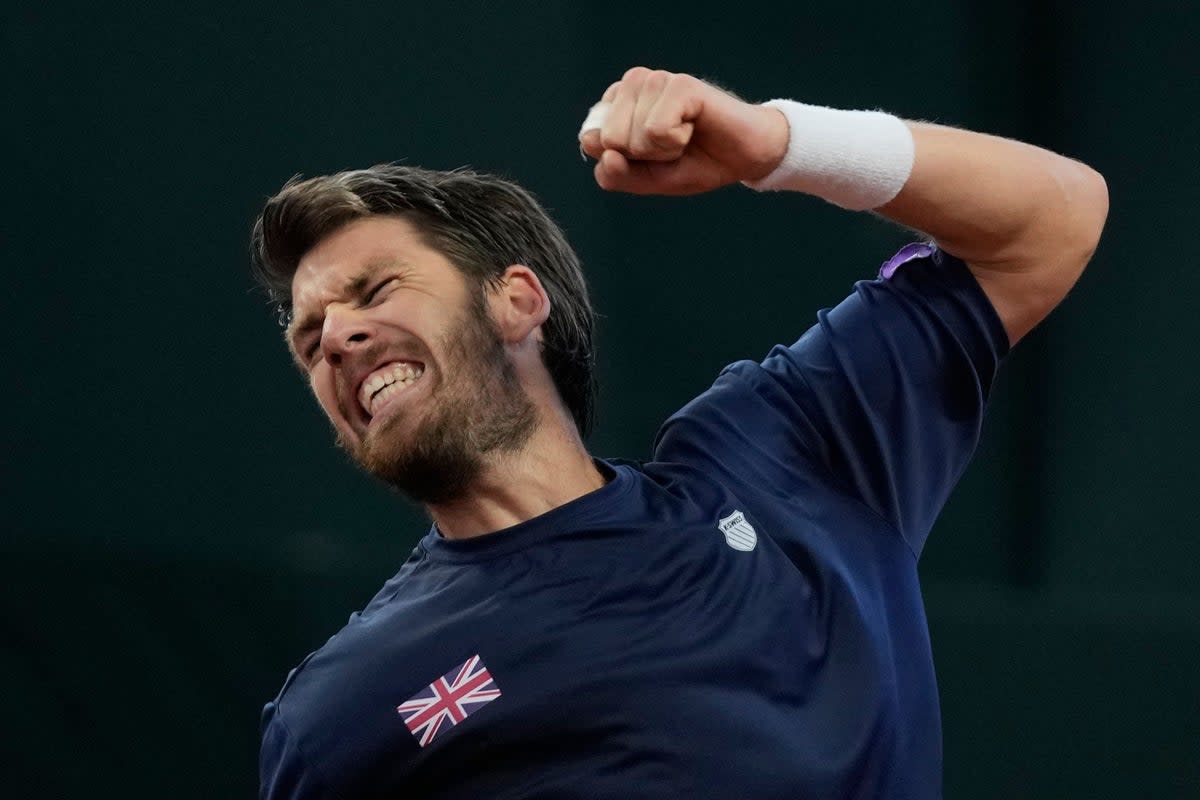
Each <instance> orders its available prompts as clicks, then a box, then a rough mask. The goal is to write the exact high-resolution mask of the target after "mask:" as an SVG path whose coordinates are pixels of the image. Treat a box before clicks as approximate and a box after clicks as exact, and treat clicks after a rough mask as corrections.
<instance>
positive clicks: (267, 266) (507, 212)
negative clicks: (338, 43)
mask: <svg viewBox="0 0 1200 800" xmlns="http://www.w3.org/2000/svg"><path fill="white" fill-rule="evenodd" d="M377 215H397V216H402V217H404V218H405V219H406V220H408V221H409V222H411V223H412V224H413V226H414V227H416V229H417V230H418V231H419V232H420V234H421V236H422V237H423V238H424V239H425V243H426V244H427V245H428V246H429V247H431V248H433V249H435V250H438V251H439V252H441V253H442V254H443V255H445V256H446V258H447V259H449V261H450V262H451V263H452V264H454V266H456V267H457V268H458V269H459V270H461V271H462V273H463V274H464V275H465V276H466V277H467V279H468V281H473V282H475V283H476V284H477V285H478V286H479V287H480V288H481V290H482V289H484V288H485V287H491V286H494V285H496V283H497V282H498V281H499V279H500V277H501V276H502V275H503V274H504V270H505V269H506V268H507V267H508V266H509V265H511V264H524V265H525V266H527V267H529V268H530V269H532V270H533V271H534V272H535V273H536V274H537V276H538V278H539V279H540V280H541V282H542V285H543V286H544V287H545V289H546V293H547V294H548V295H549V297H550V317H549V319H547V320H546V323H545V325H544V326H543V327H542V333H543V336H542V362H543V363H544V364H545V365H546V369H547V371H548V372H549V373H550V376H551V377H552V378H553V379H554V385H555V386H556V387H557V389H558V393H559V395H560V396H561V398H562V401H563V404H564V405H565V406H566V407H567V410H568V411H570V413H571V416H572V417H574V419H575V424H576V426H577V427H578V428H579V432H580V434H581V435H587V433H588V431H589V430H590V429H591V424H592V416H593V413H594V406H595V398H596V379H595V353H594V349H593V331H594V328H595V314H594V312H593V311H592V306H591V301H590V300H589V299H588V290H587V284H586V282H585V281H584V277H583V269H582V268H581V266H580V264H579V258H578V256H576V255H575V252H574V251H573V250H572V249H571V246H570V245H569V244H567V240H566V237H564V236H563V233H562V231H561V230H560V229H559V227H558V226H557V225H556V224H555V223H554V221H553V220H552V219H550V217H549V216H548V215H547V214H546V212H545V210H543V209H542V207H541V206H540V205H538V202H537V201H536V200H535V199H534V198H533V196H532V195H530V194H529V193H528V192H527V191H525V190H524V189H522V188H521V187H520V186H517V185H516V184H514V183H512V182H510V181H506V180H504V179H502V178H498V177H496V176H494V175H487V174H482V173H476V172H472V171H470V170H465V169H459V170H454V171H451V172H438V171H434V170H427V169H421V168H419V167H407V166H401V165H398V164H379V165H376V166H374V167H371V168H369V169H359V170H349V171H346V172H339V173H337V174H335V175H321V176H318V177H315V178H308V179H302V178H301V176H299V175H297V176H296V177H294V178H292V179H291V180H289V181H288V182H287V183H286V184H284V186H283V188H282V189H280V190H279V192H278V193H277V194H276V195H275V196H274V197H272V198H270V199H269V200H268V201H267V204H266V206H264V208H263V210H262V213H261V214H260V215H259V217H258V219H257V220H256V221H255V223H254V230H253V233H252V234H251V240H250V259H251V271H252V273H253V275H254V277H255V279H256V280H257V281H258V283H259V284H260V285H261V286H262V287H263V288H264V289H266V291H267V294H268V295H269V296H270V298H271V300H272V302H274V303H276V304H277V305H278V309H279V312H280V314H281V318H287V317H290V315H291V310H292V309H291V303H292V299H291V298H292V277H293V276H294V275H295V272H296V268H297V266H298V265H299V263H300V259H301V258H303V257H304V254H305V253H307V252H308V251H309V250H311V249H312V248H313V247H315V246H316V245H317V244H318V243H319V242H320V241H321V240H322V239H323V238H325V237H326V236H328V235H330V234H331V233H333V232H334V231H335V230H337V229H338V228H341V227H342V226H343V225H345V224H347V223H349V222H352V221H354V220H357V219H362V218H364V217H370V216H377Z"/></svg>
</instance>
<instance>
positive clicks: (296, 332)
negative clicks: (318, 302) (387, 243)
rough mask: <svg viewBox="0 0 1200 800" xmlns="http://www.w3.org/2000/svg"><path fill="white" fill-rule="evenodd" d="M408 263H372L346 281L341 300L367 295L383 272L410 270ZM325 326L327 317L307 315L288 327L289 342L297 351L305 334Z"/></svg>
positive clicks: (389, 260) (392, 259) (395, 259)
mask: <svg viewBox="0 0 1200 800" xmlns="http://www.w3.org/2000/svg"><path fill="white" fill-rule="evenodd" d="M409 268H410V267H409V264H408V262H406V261H404V260H403V259H400V258H389V259H386V260H382V261H371V262H369V263H368V264H366V265H365V266H364V267H363V268H362V269H360V270H359V271H358V272H356V273H355V274H354V275H352V276H351V277H350V279H349V280H347V281H346V283H345V285H344V286H343V287H342V291H341V292H340V293H339V294H338V295H337V297H339V298H345V297H362V296H363V295H364V294H366V293H367V288H368V287H369V286H370V284H371V281H372V280H374V278H375V277H376V276H377V275H379V273H381V272H386V271H388V270H391V269H409ZM324 324H325V315H324V314H323V313H321V312H314V313H311V314H306V315H305V316H304V317H303V318H301V319H300V320H298V321H295V322H293V323H292V324H291V325H289V326H288V330H287V340H288V343H289V344H291V345H292V349H293V350H295V349H296V342H297V340H299V339H300V338H301V337H302V336H304V335H305V334H307V333H309V332H311V331H313V330H316V329H317V328H320V327H321V326H322V325H324Z"/></svg>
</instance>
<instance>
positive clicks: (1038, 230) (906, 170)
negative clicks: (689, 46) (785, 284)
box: [749, 101, 1108, 343]
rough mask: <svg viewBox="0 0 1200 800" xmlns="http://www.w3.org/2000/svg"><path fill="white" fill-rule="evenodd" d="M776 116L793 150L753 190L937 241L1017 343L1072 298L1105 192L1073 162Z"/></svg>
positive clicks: (858, 117) (790, 114) (939, 132)
mask: <svg viewBox="0 0 1200 800" xmlns="http://www.w3.org/2000/svg"><path fill="white" fill-rule="evenodd" d="M768 106H774V107H775V108H776V110H778V111H779V112H780V115H781V116H782V117H783V118H784V120H785V121H786V122H787V124H788V126H789V130H790V132H789V135H788V144H787V146H786V150H785V152H784V153H783V154H780V155H779V156H778V162H777V167H776V168H775V169H774V170H773V171H772V173H770V174H769V175H768V176H767V177H766V178H764V179H761V180H756V181H750V182H749V185H751V186H754V187H755V188H769V189H792V190H799V191H804V192H808V193H811V194H816V195H818V196H820V197H823V198H825V199H826V200H829V201H830V202H833V203H836V204H838V205H842V206H844V207H846V208H851V209H868V208H869V209H873V210H874V211H875V212H876V213H878V214H880V215H882V216H884V217H886V218H888V219H891V220H894V221H896V222H899V223H901V224H902V225H906V226H908V227H910V228H914V229H916V230H918V231H921V232H922V233H924V234H926V235H928V236H930V237H931V238H932V239H934V240H935V241H936V242H937V243H938V245H939V246H940V247H941V248H942V249H944V250H946V251H947V252H949V253H951V254H953V255H955V256H958V257H959V258H961V259H962V260H963V261H965V262H966V263H967V264H968V266H969V267H970V268H971V271H972V272H973V273H974V274H975V277H976V279H977V280H978V281H979V284H980V285H981V286H982V287H983V289H984V291H985V292H986V293H987V295H988V297H989V299H990V300H991V301H992V305H993V306H994V307H995V309H996V311H997V312H998V313H999V315H1000V317H1001V320H1002V321H1003V322H1004V325H1005V329H1006V330H1007V331H1008V333H1009V338H1010V341H1012V342H1014V343H1015V342H1016V341H1017V340H1019V339H1020V338H1021V337H1023V336H1024V335H1025V334H1026V333H1028V332H1029V331H1030V330H1031V329H1032V328H1033V327H1034V326H1035V325H1037V323H1038V322H1040V321H1041V320H1042V319H1043V318H1044V317H1045V316H1046V315H1047V314H1049V313H1050V311H1051V310H1052V309H1053V308H1054V307H1055V306H1056V305H1057V304H1058V303H1059V301H1061V300H1062V298H1063V297H1065V296H1066V294H1067V292H1068V290H1070V288H1071V286H1072V285H1074V283H1075V281H1076V280H1077V279H1078V278H1079V275H1080V273H1081V272H1082V271H1083V268H1084V266H1085V265H1086V264H1087V262H1088V259H1089V258H1090V257H1091V255H1092V252H1093V251H1094V250H1095V248H1096V244H1097V242H1098V241H1099V237H1100V231H1101V229H1102V228H1103V225H1104V220H1105V216H1106V214H1107V211H1108V192H1107V189H1106V187H1105V185H1104V180H1103V178H1101V177H1100V175H1099V174H1098V173H1096V172H1095V171H1094V170H1092V169H1091V168H1089V167H1087V166H1085V165H1083V164H1081V163H1079V162H1077V161H1073V160H1071V159H1069V158H1065V157H1063V156H1059V155H1056V154H1055V153H1052V152H1050V151H1048V150H1043V149H1041V148H1038V147H1034V146H1033V145H1028V144H1024V143H1022V142H1016V141H1012V140H1009V139H1002V138H1000V137H997V136H989V135H987V134H982V133H973V132H971V131H965V130H957V129H954V128H947V127H942V126H939V125H930V124H926V123H919V122H901V121H899V120H897V119H896V118H895V117H888V116H886V115H881V114H875V113H864V112H843V111H834V110H832V109H821V108H816V107H812V106H804V105H802V104H796V103H791V102H790V101H772V103H770V104H768ZM764 131H769V128H767V127H764Z"/></svg>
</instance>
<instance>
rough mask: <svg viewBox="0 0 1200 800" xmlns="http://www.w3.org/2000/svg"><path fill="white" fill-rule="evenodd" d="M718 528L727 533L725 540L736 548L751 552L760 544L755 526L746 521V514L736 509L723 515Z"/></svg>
mask: <svg viewBox="0 0 1200 800" xmlns="http://www.w3.org/2000/svg"><path fill="white" fill-rule="evenodd" d="M717 529H718V530H719V531H721V533H723V534H725V542H726V543H727V544H728V545H729V546H730V547H732V548H733V549H734V550H741V551H743V552H749V551H751V550H753V549H754V546H755V545H756V544H758V534H757V533H756V532H755V531H754V526H753V525H751V524H750V523H749V522H747V521H746V515H745V514H743V513H742V512H741V511H738V510H737V509H734V512H733V513H732V514H730V515H729V516H728V517H721V519H720V520H719V521H718V522H717Z"/></svg>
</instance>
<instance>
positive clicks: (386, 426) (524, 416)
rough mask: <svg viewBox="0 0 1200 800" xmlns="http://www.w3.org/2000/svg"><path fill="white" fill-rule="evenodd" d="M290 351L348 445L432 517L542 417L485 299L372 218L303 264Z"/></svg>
mask: <svg viewBox="0 0 1200 800" xmlns="http://www.w3.org/2000/svg"><path fill="white" fill-rule="evenodd" d="M292 304H293V309H294V312H295V313H294V318H295V321H294V322H293V324H292V326H291V327H290V328H289V330H288V339H289V344H290V346H291V348H292V351H293V354H294V355H295V357H296V359H297V361H298V362H299V363H300V364H301V366H302V368H303V369H304V370H305V371H306V372H307V374H308V378H309V383H310V384H311V386H312V390H313V393H314V394H315V395H316V397H317V400H318V402H319V403H320V404H321V407H322V408H323V409H324V410H325V413H326V415H328V417H329V420H330V422H332V423H333V427H334V429H335V431H336V432H337V440H338V444H339V445H340V446H341V447H342V448H344V449H345V450H346V451H347V452H348V453H349V454H350V455H351V457H353V458H354V460H355V461H357V462H358V463H359V464H360V465H361V466H363V467H364V468H365V469H366V470H367V471H368V472H370V473H372V474H373V475H375V476H376V477H379V478H381V479H382V480H384V481H386V482H388V483H390V484H392V485H393V486H395V487H396V488H397V489H399V490H401V491H402V492H404V493H405V494H407V495H409V496H410V497H411V498H412V499H414V500H416V501H417V502H420V503H425V504H427V505H436V504H443V503H448V502H452V501H454V500H458V499H461V498H462V497H464V496H465V495H466V494H467V492H468V491H469V489H470V486H471V484H472V483H473V482H474V480H475V479H476V478H477V477H478V476H479V474H480V472H481V471H482V469H483V466H484V457H485V456H486V455H487V454H489V453H493V452H503V451H511V450H516V449H519V448H520V447H521V446H522V445H523V444H524V443H525V442H526V441H527V440H528V439H529V436H530V435H531V434H532V432H533V429H534V427H535V426H536V422H537V413H536V409H535V407H534V405H533V403H532V401H530V399H529V398H528V396H527V395H526V393H525V391H524V390H523V388H522V387H521V385H520V383H519V381H518V380H517V377H516V373H515V371H514V369H513V366H512V363H511V362H510V360H509V358H508V354H507V353H506V352H505V348H504V344H503V342H502V341H501V338H500V335H499V333H498V332H497V331H496V329H495V326H494V325H493V324H492V320H491V317H490V315H489V314H488V312H487V310H486V306H485V305H484V303H483V300H482V298H480V297H479V296H478V295H477V294H474V293H473V292H472V290H471V289H470V288H469V287H468V285H467V282H466V280H465V278H464V277H463V275H462V274H461V273H460V272H459V271H458V270H457V269H456V268H455V267H454V265H453V264H451V263H450V262H449V260H448V259H446V257H445V256H443V255H442V254H441V253H439V252H437V251H436V250H433V249H431V248H429V247H427V246H426V245H425V244H424V242H423V241H422V240H421V238H420V236H419V234H418V233H417V230H416V229H415V228H414V227H413V226H412V224H411V223H409V222H407V221H406V220H404V219H401V218H398V217H370V218H367V219H364V220H359V221H356V222H353V223H350V224H349V225H346V226H345V227H343V228H341V229H339V230H337V231H336V232H334V233H333V234H332V235H331V236H329V237H327V238H325V239H324V240H322V241H321V242H320V243H319V244H318V245H317V246H316V247H314V248H313V249H312V250H310V251H309V252H308V253H307V254H305V256H304V257H303V258H302V259H301V260H300V264H299V267H298V269H297V270H296V274H295V277H294V278H293V281H292Z"/></svg>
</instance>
